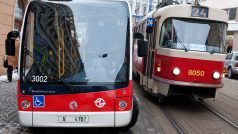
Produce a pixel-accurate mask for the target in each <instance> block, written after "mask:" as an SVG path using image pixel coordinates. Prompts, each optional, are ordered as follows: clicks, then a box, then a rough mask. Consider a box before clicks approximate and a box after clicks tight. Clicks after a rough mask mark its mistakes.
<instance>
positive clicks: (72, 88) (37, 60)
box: [24, 48, 75, 91]
mask: <svg viewBox="0 0 238 134" xmlns="http://www.w3.org/2000/svg"><path fill="white" fill-rule="evenodd" d="M24 53H25V54H27V55H28V56H30V57H31V58H33V59H34V62H35V61H36V62H37V63H38V64H39V65H40V66H41V67H43V68H44V70H45V71H46V72H47V67H46V66H44V65H43V64H42V63H41V62H40V61H39V59H37V58H34V56H33V53H32V52H30V51H29V50H28V49H26V48H24ZM54 71H55V69H54ZM53 76H54V77H55V78H57V79H58V80H59V81H61V82H62V83H63V84H64V85H66V86H68V87H69V88H70V90H71V91H74V90H75V89H74V87H73V86H71V85H70V84H69V83H67V82H66V81H65V80H63V79H61V78H60V77H58V76H57V75H54V74H53Z"/></svg>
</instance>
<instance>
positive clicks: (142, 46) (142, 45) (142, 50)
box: [137, 40, 148, 57]
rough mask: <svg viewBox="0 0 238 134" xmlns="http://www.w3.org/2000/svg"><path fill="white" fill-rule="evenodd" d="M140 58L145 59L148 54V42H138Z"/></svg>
mask: <svg viewBox="0 0 238 134" xmlns="http://www.w3.org/2000/svg"><path fill="white" fill-rule="evenodd" d="M137 44H138V56H139V57H145V56H147V53H148V41H145V40H138V42H137Z"/></svg>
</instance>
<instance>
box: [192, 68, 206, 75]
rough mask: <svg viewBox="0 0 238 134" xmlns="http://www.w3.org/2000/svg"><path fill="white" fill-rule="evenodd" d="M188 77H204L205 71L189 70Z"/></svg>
mask: <svg viewBox="0 0 238 134" xmlns="http://www.w3.org/2000/svg"><path fill="white" fill-rule="evenodd" d="M188 75H191V76H204V75H205V72H204V71H203V70H191V69H189V70H188Z"/></svg>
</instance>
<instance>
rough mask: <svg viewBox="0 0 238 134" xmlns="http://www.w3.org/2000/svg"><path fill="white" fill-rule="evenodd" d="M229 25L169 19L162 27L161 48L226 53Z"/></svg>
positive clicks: (206, 21)
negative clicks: (226, 36)
mask: <svg viewBox="0 0 238 134" xmlns="http://www.w3.org/2000/svg"><path fill="white" fill-rule="evenodd" d="M226 28H227V25H226V24H225V23H222V22H214V21H208V20H198V19H179V18H170V19H167V20H166V21H165V22H164V23H163V26H162V30H161V36H160V46H161V47H165V48H172V49H182V50H185V51H202V52H209V53H224V52H225V35H226Z"/></svg>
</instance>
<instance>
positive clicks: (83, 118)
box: [58, 115, 89, 123]
mask: <svg viewBox="0 0 238 134" xmlns="http://www.w3.org/2000/svg"><path fill="white" fill-rule="evenodd" d="M58 119H59V123H88V122H89V116H88V115H77V116H59V117H58Z"/></svg>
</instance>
